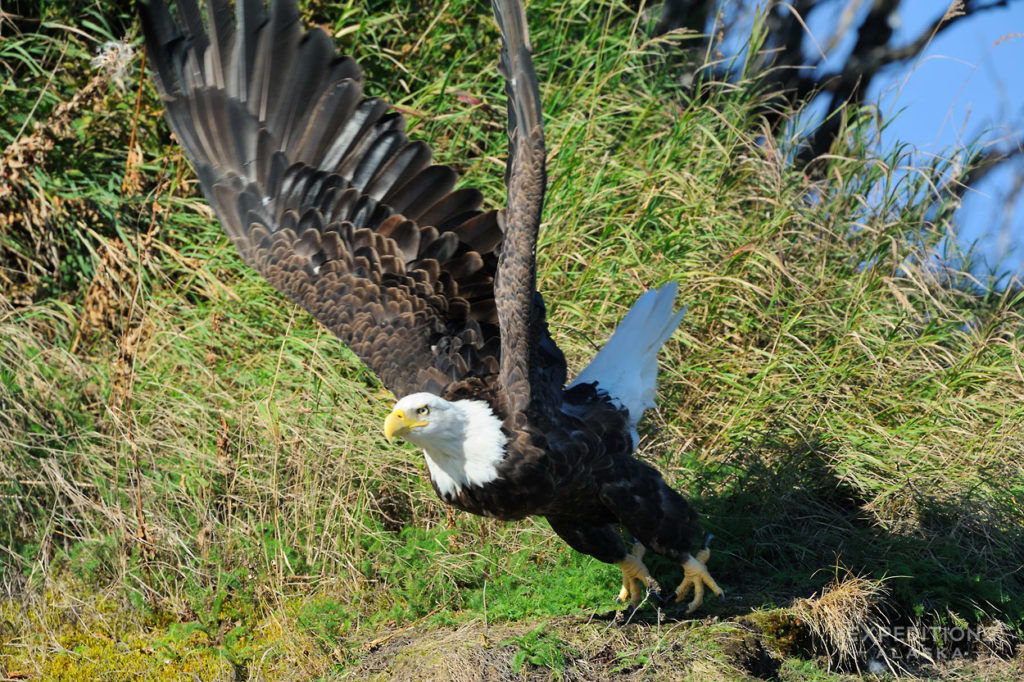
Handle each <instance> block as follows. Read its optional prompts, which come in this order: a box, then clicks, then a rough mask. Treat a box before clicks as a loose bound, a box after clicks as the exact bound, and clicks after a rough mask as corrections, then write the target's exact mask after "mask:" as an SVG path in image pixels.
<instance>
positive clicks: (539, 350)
mask: <svg viewBox="0 0 1024 682" xmlns="http://www.w3.org/2000/svg"><path fill="white" fill-rule="evenodd" d="M491 5H492V7H493V9H494V18H495V20H497V22H498V28H499V29H500V30H501V40H502V49H501V58H500V60H499V62H498V69H499V71H501V73H502V75H503V76H505V94H506V95H507V96H508V136H509V155H508V165H507V167H506V170H505V184H506V186H507V188H508V206H507V207H506V208H505V209H504V210H503V211H502V213H501V215H500V216H499V219H500V220H501V222H502V223H503V224H504V225H503V227H504V231H505V240H504V244H503V246H502V252H501V261H500V263H499V266H498V273H497V279H496V281H495V300H496V302H497V307H498V321H499V324H500V327H501V380H502V385H503V386H504V387H505V391H506V395H507V396H508V399H509V406H510V408H511V409H512V411H515V412H524V411H526V410H527V408H528V407H530V406H531V405H533V404H535V401H538V400H540V401H541V402H550V401H551V399H552V398H554V396H555V395H556V393H557V391H560V390H561V388H562V383H563V382H564V378H565V374H564V366H565V361H564V358H562V355H561V352H559V351H558V349H557V347H555V345H554V343H553V342H551V339H550V337H549V336H548V334H547V327H546V325H545V322H544V307H543V304H540V303H539V296H535V293H534V292H535V289H536V282H537V266H536V248H537V233H538V231H539V228H540V217H541V210H542V209H543V207H544V190H545V188H546V186H547V175H546V173H545V169H544V153H545V152H544V126H543V121H542V119H541V113H542V112H541V103H540V89H539V86H538V84H537V74H536V72H535V71H534V68H533V58H532V56H531V52H532V50H533V48H532V47H531V46H530V36H529V31H528V27H527V23H526V13H525V11H524V9H523V6H522V4H521V3H520V2H519V0H492V2H491ZM552 369H554V371H553V372H552V371H551V370H552ZM552 375H554V377H556V378H557V377H559V376H560V377H561V381H557V379H556V381H551V378H552ZM555 384H557V385H555Z"/></svg>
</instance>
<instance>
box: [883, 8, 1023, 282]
mask: <svg viewBox="0 0 1024 682" xmlns="http://www.w3.org/2000/svg"><path fill="white" fill-rule="evenodd" d="M865 4H867V3H865ZM945 4H946V3H945V2H942V1H936V0H909V1H907V2H905V3H904V5H905V9H904V11H903V13H902V16H901V17H900V19H901V21H900V24H899V26H898V27H897V32H896V40H897V41H898V44H903V43H905V42H909V41H910V40H912V39H913V38H914V37H915V36H917V35H918V34H919V33H920V32H921V31H922V30H924V29H925V27H927V26H928V25H929V24H931V22H932V21H934V20H935V19H936V18H937V17H939V16H941V14H942V12H943V11H944V8H942V7H941V6H942V5H945ZM870 97H871V99H873V100H875V101H877V102H878V103H879V105H880V109H881V111H882V112H883V115H884V114H885V113H886V112H893V113H895V112H896V111H898V110H900V109H902V111H901V112H900V113H899V115H898V116H897V117H896V118H895V119H893V122H892V125H891V126H890V128H889V129H888V130H887V131H886V132H885V134H884V135H883V143H885V142H887V140H886V137H888V141H891V142H896V141H897V140H902V141H905V142H909V143H911V144H913V145H914V146H915V147H916V148H917V149H918V151H919V153H920V154H922V155H927V154H946V155H948V154H949V151H950V150H951V149H953V148H956V147H962V146H965V145H967V144H970V143H972V142H974V141H976V140H978V139H979V136H980V140H982V141H984V142H987V143H991V142H998V143H999V144H1000V146H1001V147H1005V146H1007V145H1011V144H1014V143H1016V145H1021V144H1024V3H1022V2H1016V3H1014V4H1011V5H1010V6H1009V7H1007V8H996V9H991V10H986V11H984V12H981V13H980V14H976V15H974V16H970V17H964V18H963V19H961V20H960V21H959V23H957V24H956V25H954V26H951V27H950V28H949V29H948V30H947V31H944V32H943V33H940V34H939V35H938V36H937V37H936V38H935V40H933V41H932V43H931V45H929V47H928V48H927V49H926V50H925V52H924V53H923V54H922V56H921V57H920V58H919V60H918V62H917V64H916V65H915V66H914V68H913V70H912V71H911V70H905V69H893V70H891V71H890V72H888V73H886V74H884V75H883V77H880V78H878V79H877V80H876V82H875V84H874V86H873V87H872V90H871V93H870ZM1022 179H1024V158H1017V159H1016V160H1015V161H1012V162H1010V163H1009V164H1007V165H1006V166H1004V167H1003V168H1002V169H1001V170H999V171H996V172H995V173H994V174H992V175H990V176H989V177H988V178H986V180H985V181H984V182H983V183H981V184H980V186H979V187H977V188H976V190H975V191H972V192H969V193H968V194H967V195H965V197H964V205H963V208H961V210H960V212H959V215H958V222H959V227H960V235H959V236H960V241H961V242H963V243H965V244H972V243H973V244H976V247H977V249H978V251H979V255H980V256H982V257H983V258H984V259H985V261H986V263H987V264H988V266H989V267H991V268H997V267H998V271H999V272H1010V273H1015V274H1016V275H1017V276H1018V277H1021V276H1024V192H1019V193H1018V196H1017V198H1016V201H1012V202H1008V201H1007V196H1008V193H1009V192H1010V190H1011V188H1012V187H1013V185H1014V182H1015V181H1016V182H1020V181H1021V180H1022Z"/></svg>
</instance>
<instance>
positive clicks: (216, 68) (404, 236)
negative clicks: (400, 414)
mask: <svg viewBox="0 0 1024 682" xmlns="http://www.w3.org/2000/svg"><path fill="white" fill-rule="evenodd" d="M177 5H178V15H179V16H180V18H181V25H179V23H178V22H177V21H175V19H174V18H173V17H172V14H171V12H170V10H169V9H168V7H167V6H166V5H165V4H164V0H152V1H151V2H149V3H148V4H145V5H142V7H141V14H142V19H143V27H144V30H145V33H146V47H147V50H148V53H149V56H150V64H151V65H152V68H153V70H154V72H155V75H156V81H157V85H158V89H159V90H160V93H161V95H162V97H163V99H164V103H165V106H166V116H167V119H168V121H169V122H170V125H171V128H172V130H173V131H174V133H175V134H176V135H177V137H178V139H179V140H180V142H181V144H182V146H183V147H184V149H185V151H186V153H187V155H188V157H189V158H190V159H191V161H192V163H193V164H194V166H195V167H196V171H197V174H198V176H199V179H200V185H201V186H202V189H203V192H204V194H205V195H206V197H207V199H208V200H209V201H210V203H211V204H212V205H213V206H214V208H215V209H216V211H217V214H218V216H219V217H220V220H221V222H222V223H223V224H224V227H225V229H226V231H227V233H228V235H229V236H230V238H231V240H232V241H233V242H234V243H235V245H236V246H237V247H238V250H239V252H240V253H241V255H242V257H243V258H244V259H245V260H246V262H248V263H249V264H250V265H252V266H253V267H254V268H256V270H258V271H259V272H260V274H262V275H263V276H264V277H265V278H266V279H267V280H268V281H269V282H270V283H271V284H272V285H273V286H274V287H275V288H277V289H278V290H280V291H281V292H283V293H284V294H286V295H287V296H288V297H289V298H291V299H292V300H293V301H295V302H296V303H298V304H299V305H301V306H303V307H304V308H306V309H307V310H308V311H309V312H310V313H312V314H313V315H314V316H315V317H316V318H317V319H318V320H320V321H321V322H322V323H323V324H324V325H326V326H327V327H328V328H329V329H330V330H331V331H333V332H334V333H335V334H337V335H338V336H339V337H340V338H341V339H342V340H343V341H344V342H345V343H346V344H347V345H348V346H349V347H350V348H351V349H352V350H353V351H354V352H355V353H356V354H357V355H358V356H359V357H360V358H361V359H362V360H363V361H364V362H366V364H367V365H368V366H369V367H370V368H371V369H372V370H373V371H374V372H375V373H376V374H377V375H378V376H379V377H380V378H381V380H382V381H383V383H384V385H385V386H386V387H387V388H388V389H390V390H391V391H392V392H394V393H395V394H396V395H399V396H401V395H404V394H408V393H412V392H416V391H420V390H429V391H433V392H436V393H439V394H443V393H444V392H445V391H446V390H448V389H449V388H450V387H451V386H452V385H453V384H455V383H457V382H459V381H461V380H464V379H468V378H472V377H487V376H492V375H494V374H496V373H497V372H498V369H499V368H498V360H497V358H498V353H499V327H498V318H497V313H496V306H495V301H494V288H493V281H494V275H495V269H496V265H497V260H498V256H497V251H498V249H499V245H500V244H501V240H502V236H501V232H500V230H499V227H498V220H497V215H496V213H495V212H493V211H491V212H481V211H480V204H481V196H480V193H479V192H477V191H476V190H473V189H460V190H455V191H453V187H454V185H455V182H456V175H455V172H454V171H452V170H451V169H450V168H447V167H444V166H436V165H430V160H431V152H430V149H429V148H428V147H427V146H426V145H425V144H423V143H419V142H415V143H409V141H408V140H407V139H406V136H405V121H404V118H403V117H402V116H401V115H400V114H399V113H397V112H390V113H389V111H388V110H389V106H388V104H387V103H386V102H383V101H382V100H379V99H372V98H370V99H364V98H363V94H362V74H361V71H360V69H359V67H358V65H357V64H356V63H355V62H354V61H353V60H351V59H349V58H347V57H339V56H336V54H335V51H334V46H333V43H332V41H331V40H330V38H329V37H328V36H327V35H326V34H325V33H323V32H322V31H320V30H318V29H314V30H312V31H308V32H304V31H303V30H302V28H301V26H300V24H299V18H298V13H297V11H296V8H295V4H294V0H281V1H277V2H274V3H273V4H272V7H271V8H270V11H269V12H267V11H265V10H264V8H263V3H262V0H238V2H237V5H236V9H235V13H236V15H237V16H236V18H235V19H234V20H233V21H232V19H231V15H232V11H231V7H230V4H229V3H228V2H226V0H207V7H206V11H205V15H206V17H207V19H208V22H209V28H206V27H205V26H204V22H203V19H202V17H203V12H201V11H200V9H199V7H198V6H197V4H196V1H195V0H178V2H177ZM206 31H209V34H207V32H206ZM531 292H532V289H531Z"/></svg>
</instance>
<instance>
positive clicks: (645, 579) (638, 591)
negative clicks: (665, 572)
mask: <svg viewBox="0 0 1024 682" xmlns="http://www.w3.org/2000/svg"><path fill="white" fill-rule="evenodd" d="M643 555H644V546H643V545H641V544H640V543H639V542H638V543H636V545H634V547H633V551H632V552H631V553H630V554H627V555H626V558H625V559H623V560H622V561H621V562H619V568H621V569H622V589H621V590H619V596H618V597H617V598H616V601H620V602H624V601H626V600H627V599H628V600H629V608H630V609H635V608H636V607H637V606H639V605H640V602H642V601H643V600H644V598H645V597H646V596H647V595H648V594H650V593H652V592H653V593H654V594H658V592H659V591H660V590H661V588H660V587H659V586H658V583H657V581H655V580H654V578H652V577H651V574H650V573H649V572H648V571H647V567H646V566H644V562H643V561H642V560H641V557H643Z"/></svg>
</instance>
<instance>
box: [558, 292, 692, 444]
mask: <svg viewBox="0 0 1024 682" xmlns="http://www.w3.org/2000/svg"><path fill="white" fill-rule="evenodd" d="M678 288H679V283H678V282H670V283H669V284H666V285H665V286H663V287H661V288H660V289H651V290H650V291H648V292H647V293H645V294H644V295H643V296H641V297H640V298H639V299H638V300H637V302H636V303H634V304H633V307H632V308H630V309H629V312H628V313H626V316H625V317H624V318H622V322H620V323H619V326H618V327H616V328H615V333H614V334H612V337H611V338H610V339H608V342H607V343H606V344H605V345H604V348H602V349H601V351H600V352H599V353H598V354H597V355H596V356H594V359H593V360H591V361H590V364H589V365H587V366H586V367H585V368H584V369H583V371H582V372H580V373H579V376H577V377H576V379H575V380H574V381H573V382H572V384H570V387H571V386H575V385H576V384H588V383H594V382H596V383H597V386H598V388H600V389H602V390H604V391H606V392H607V393H608V395H609V396H610V397H611V398H612V399H613V400H615V402H616V403H618V404H619V405H621V406H622V407H623V408H625V409H626V410H627V411H628V412H629V428H630V432H631V434H632V436H633V445H634V447H635V446H636V445H637V443H639V442H640V435H639V434H638V433H637V430H636V426H637V424H638V423H639V422H640V417H642V416H643V414H644V410H646V409H647V408H649V407H654V393H655V390H656V389H657V379H658V351H659V350H660V349H661V347H662V345H664V343H665V342H666V341H668V339H669V337H670V336H672V332H674V331H675V330H676V327H678V326H679V322H680V321H682V319H683V315H684V314H685V313H686V310H685V309H684V310H680V311H678V312H673V307H674V303H675V300H676V290H677V289H678Z"/></svg>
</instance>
